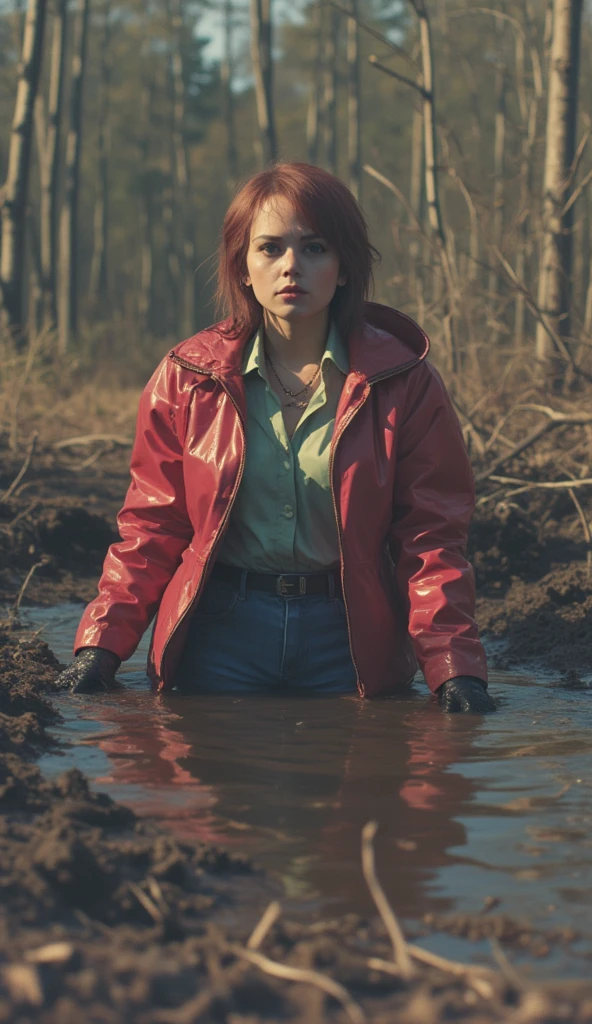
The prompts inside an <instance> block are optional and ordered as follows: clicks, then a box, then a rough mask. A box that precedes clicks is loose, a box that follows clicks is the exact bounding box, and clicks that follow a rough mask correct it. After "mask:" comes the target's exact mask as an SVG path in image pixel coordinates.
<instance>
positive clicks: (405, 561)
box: [390, 363, 487, 690]
mask: <svg viewBox="0 0 592 1024" xmlns="http://www.w3.org/2000/svg"><path fill="white" fill-rule="evenodd" d="M474 507H475V495H474V484H473V475H472V472H471V466H470V462H469V458H468V455H467V451H466V448H465V445H464V441H463V437H462V433H461V429H460V425H459V422H458V419H457V416H456V413H455V411H454V409H453V407H452V403H451V401H450V398H449V396H448V393H447V391H446V388H445V387H444V384H443V383H442V380H441V378H440V376H439V374H438V373H437V371H436V370H435V369H434V367H433V366H431V365H430V364H428V363H424V364H422V365H421V366H420V367H418V368H417V370H414V371H412V372H411V373H410V374H409V378H408V390H407V400H406V404H405V408H404V410H403V421H402V423H401V426H400V428H399V434H398V439H397V468H396V475H395V486H394V500H393V521H392V526H391V531H390V550H391V555H392V558H393V561H394V563H395V572H396V577H397V585H398V589H399V594H400V595H401V597H402V599H403V601H404V602H405V603H406V604H407V608H408V614H409V627H408V628H409V635H410V637H411V640H412V642H413V646H414V648H415V654H416V657H417V660H418V662H419V664H420V667H421V670H422V672H423V674H424V676H425V679H426V682H427V684H428V686H429V687H430V689H431V690H436V689H437V688H438V687H439V686H440V685H441V684H442V683H444V682H446V680H447V679H451V678H453V676H458V675H471V676H476V677H477V678H479V679H483V680H484V681H487V662H486V657H485V652H484V650H483V647H482V644H481V642H480V640H479V634H478V630H477V625H476V622H475V618H474V614H475V611H474V609H475V581H474V573H473V568H472V566H471V565H470V563H469V562H468V561H467V559H466V555H465V550H466V543H467V535H468V529H469V523H470V521H471V516H472V514H473V511H474Z"/></svg>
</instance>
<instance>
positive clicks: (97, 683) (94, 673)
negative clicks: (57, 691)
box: [57, 647, 121, 693]
mask: <svg viewBox="0 0 592 1024" xmlns="http://www.w3.org/2000/svg"><path fill="white" fill-rule="evenodd" d="M120 665H121V658H118V657H117V655H116V654H113V652H112V651H107V650H105V648H104V647H81V648H80V650H79V651H78V654H77V655H76V657H75V658H74V661H73V662H72V664H71V665H68V668H67V669H65V670H64V671H63V672H62V674H61V675H60V676H59V677H58V680H57V682H58V684H60V685H62V686H64V687H66V686H67V687H68V689H70V690H71V691H72V693H98V692H104V691H105V690H115V689H117V686H118V684H117V683H116V682H115V673H116V672H117V669H118V668H119V666H120Z"/></svg>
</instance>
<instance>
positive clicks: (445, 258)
mask: <svg viewBox="0 0 592 1024" xmlns="http://www.w3.org/2000/svg"><path fill="white" fill-rule="evenodd" d="M410 3H411V6H412V7H413V9H414V11H415V13H416V14H417V17H418V20H419V39H420V46H421V71H422V89H423V92H422V97H423V144H424V176H425V196H426V204H427V216H428V223H429V225H430V228H431V231H432V234H433V235H434V238H435V240H436V244H437V246H438V251H439V255H440V266H441V273H442V276H443V278H444V281H443V283H445V286H446V294H445V296H443V299H444V307H445V312H444V317H443V327H444V336H445V341H446V348H447V357H448V369H449V370H450V371H451V372H452V373H455V372H456V371H457V369H458V353H457V346H456V336H455V315H456V310H455V305H456V285H455V282H454V280H453V273H452V266H451V261H450V257H449V253H448V247H447V244H446V233H445V231H444V222H443V219H442V207H441V204H440V190H439V182H438V167H437V160H436V103H435V96H434V55H433V47H432V33H431V27H430V20H429V16H428V11H427V7H426V6H425V5H424V3H423V0H410ZM436 285H437V281H436Z"/></svg>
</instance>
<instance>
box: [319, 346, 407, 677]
mask: <svg viewBox="0 0 592 1024" xmlns="http://www.w3.org/2000/svg"><path fill="white" fill-rule="evenodd" d="M417 362H418V360H417V359H413V360H411V361H410V362H408V363H405V364H404V366H399V367H397V369H396V370H388V371H386V372H385V373H380V374H377V375H376V376H375V377H368V378H367V380H366V383H367V384H369V385H371V384H376V383H377V382H378V381H380V380H386V379H387V378H388V377H397V376H398V375H399V374H400V373H404V372H405V371H406V370H409V369H411V367H412V366H415V364H416V363H417ZM369 394H370V389H368V391H367V392H366V394H365V395H364V398H363V399H362V401H361V402H360V403H359V405H357V406H356V407H355V409H353V411H352V412H351V414H350V415H349V416H348V417H347V419H346V420H345V421H344V423H343V424H342V427H341V430H340V431H339V434H338V435H337V437H336V438H335V443H334V444H333V445H331V455H330V457H329V484H330V487H331V498H332V500H333V512H334V515H335V522H336V524H337V540H338V543H339V560H340V562H341V590H342V593H343V605H344V608H345V621H346V623H347V635H348V639H349V651H350V654H351V659H352V662H353V665H354V669H355V671H356V676H357V679H358V690H359V691H360V694H363V688H362V685H361V679H360V673H359V671H358V666H357V664H356V659H355V655H354V646H353V642H352V632H351V626H350V618H349V611H348V607H347V597H346V595H345V579H344V576H345V573H344V570H343V544H342V539H341V523H340V522H339V512H338V509H337V501H336V498H335V487H334V486H333V465H334V462H335V452H336V450H337V445H338V444H339V442H340V441H341V438H342V437H343V434H344V433H345V431H346V429H347V427H348V426H349V425H350V423H351V421H352V420H353V418H354V416H356V415H357V413H358V412H359V411H360V409H361V408H362V406H364V405H365V404H366V402H367V400H368V395H369Z"/></svg>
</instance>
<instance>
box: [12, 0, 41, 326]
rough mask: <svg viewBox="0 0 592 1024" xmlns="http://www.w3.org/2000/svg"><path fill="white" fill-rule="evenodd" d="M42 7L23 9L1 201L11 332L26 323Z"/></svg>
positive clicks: (32, 1)
mask: <svg viewBox="0 0 592 1024" xmlns="http://www.w3.org/2000/svg"><path fill="white" fill-rule="evenodd" d="M46 6H47V5H46V0H29V5H28V8H27V15H26V19H25V30H24V35H23V49H22V57H21V61H20V64H19V71H18V83H17V91H16V103H15V108H14V116H13V121H12V132H11V136H10V147H9V152H8V174H7V177H6V183H5V186H4V195H3V201H2V216H1V222H2V246H1V251H0V288H1V291H2V304H3V312H4V318H5V320H6V322H7V323H8V325H9V326H10V327H12V328H20V327H22V326H23V324H24V315H23V314H24V310H23V302H24V274H25V221H26V211H27V193H28V186H29V171H30V164H31V144H32V136H33V111H34V107H35V99H36V96H37V89H38V86H39V74H40V71H41V59H42V52H43V30H44V26H45V14H46Z"/></svg>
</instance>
